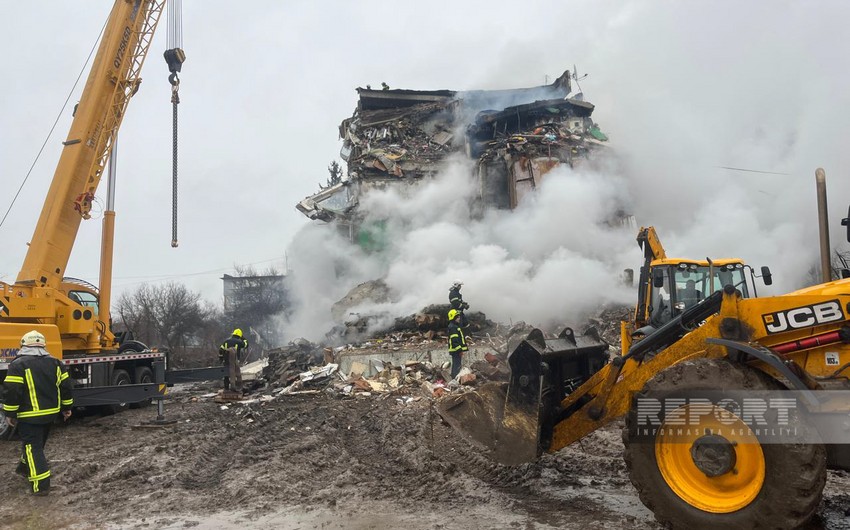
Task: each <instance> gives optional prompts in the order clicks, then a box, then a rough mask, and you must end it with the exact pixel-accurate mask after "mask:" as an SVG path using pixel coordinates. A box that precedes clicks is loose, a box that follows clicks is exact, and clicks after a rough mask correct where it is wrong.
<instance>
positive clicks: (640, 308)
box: [635, 226, 667, 322]
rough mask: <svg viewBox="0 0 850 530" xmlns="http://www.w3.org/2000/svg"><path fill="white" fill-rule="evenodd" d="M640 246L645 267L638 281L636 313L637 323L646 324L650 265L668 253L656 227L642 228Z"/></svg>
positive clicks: (638, 238)
mask: <svg viewBox="0 0 850 530" xmlns="http://www.w3.org/2000/svg"><path fill="white" fill-rule="evenodd" d="M637 243H638V246H639V247H640V248H641V249H643V258H644V260H643V266H642V267H641V268H640V278H639V279H638V301H637V308H636V311H635V321H636V322H645V321H646V318H647V315H646V299H647V297H648V296H649V271H650V264H651V263H652V261H653V260H657V259H666V258H667V253H666V252H665V251H664V246H663V245H662V244H661V240H660V239H659V238H658V233H657V232H656V231H655V227H654V226H650V227H649V228H643V227H642V228H641V229H640V231H639V232H638V236H637Z"/></svg>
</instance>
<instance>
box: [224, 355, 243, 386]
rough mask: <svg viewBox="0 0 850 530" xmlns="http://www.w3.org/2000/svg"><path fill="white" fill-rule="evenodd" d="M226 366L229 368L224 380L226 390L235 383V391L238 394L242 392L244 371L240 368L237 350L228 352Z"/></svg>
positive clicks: (225, 357)
mask: <svg viewBox="0 0 850 530" xmlns="http://www.w3.org/2000/svg"><path fill="white" fill-rule="evenodd" d="M224 366H225V368H227V376H226V377H225V378H224V389H225V390H228V389H230V388H231V383H233V390H236V391H237V392H240V391H242V370H241V369H240V368H239V357H238V356H237V355H236V351H235V350H232V349H231V350H228V351H227V353H225V354H224Z"/></svg>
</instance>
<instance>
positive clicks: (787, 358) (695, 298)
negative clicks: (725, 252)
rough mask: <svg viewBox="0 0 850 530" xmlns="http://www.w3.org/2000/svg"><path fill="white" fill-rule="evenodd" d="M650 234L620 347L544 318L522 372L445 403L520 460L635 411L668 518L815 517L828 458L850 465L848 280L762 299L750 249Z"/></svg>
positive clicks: (765, 273)
mask: <svg viewBox="0 0 850 530" xmlns="http://www.w3.org/2000/svg"><path fill="white" fill-rule="evenodd" d="M845 224H846V221H845ZM848 230H850V229H848ZM848 240H850V234H848ZM638 243H639V244H640V245H641V246H642V247H643V248H644V253H645V258H646V262H645V263H644V266H643V267H642V270H641V274H640V281H639V286H638V304H637V307H636V308H635V311H634V312H633V313H632V314H631V316H630V320H629V321H627V322H623V323H622V327H621V329H622V349H621V351H620V352H618V354H616V355H613V356H611V358H610V360H609V347H608V345H607V344H605V343H604V342H603V341H602V340H600V339H599V337H598V336H597V335H596V334H595V332H594V331H593V330H592V329H591V330H588V331H586V332H585V333H584V335H577V334H575V333H573V331H572V330H571V329H569V328H567V329H565V330H564V331H563V332H562V333H561V334H560V335H559V336H558V337H556V338H550V339H547V338H545V337H544V334H543V333H542V332H540V331H539V330H534V331H533V332H532V333H531V334H529V335H528V337H527V338H526V339H525V340H524V341H522V342H521V343H520V344H519V346H517V348H516V349H515V350H514V351H513V352H511V353H510V355H509V356H508V364H509V366H510V369H511V376H510V380H509V382H508V383H506V384H505V383H495V382H494V383H487V384H485V385H482V386H481V387H480V388H479V389H478V390H476V391H475V392H470V393H466V394H461V395H456V396H449V397H447V398H444V399H443V400H441V401H440V402H438V406H437V408H438V411H439V413H440V414H441V416H442V417H443V418H444V419H445V420H446V421H447V422H448V423H449V424H450V425H452V426H453V427H454V428H456V429H458V430H459V431H461V432H462V433H464V434H465V435H467V436H468V437H469V438H471V439H472V440H474V441H476V442H478V443H479V444H480V445H483V446H484V447H485V448H487V449H489V450H490V452H491V455H492V456H493V457H494V458H495V459H496V460H498V461H500V462H501V463H503V464H506V465H517V464H520V463H523V462H527V461H531V460H533V459H535V458H537V457H538V456H539V455H540V454H541V453H542V452H544V451H546V452H556V451H558V450H559V449H562V448H563V447H565V446H567V445H569V444H571V443H573V442H575V441H577V440H579V439H581V438H582V437H584V436H586V435H587V434H589V433H591V432H593V431H594V430H596V429H599V428H600V427H603V426H605V425H607V424H609V423H611V422H612V421H614V420H616V419H619V418H623V417H625V428H624V429H623V443H624V445H625V454H624V457H625V461H626V465H627V468H628V470H629V475H630V479H631V481H632V483H633V484H634V486H635V488H636V489H637V491H638V494H639V496H640V499H641V501H642V502H643V503H644V504H645V505H646V506H647V507H648V508H649V509H650V510H652V511H653V512H654V514H655V517H656V519H657V520H658V521H660V522H661V523H662V524H664V525H666V526H668V527H672V528H687V529H694V528H709V527H711V528H741V529H750V528H796V527H799V526H801V525H803V524H805V523H806V521H808V520H809V519H810V518H811V517H812V515H813V514H814V512H815V510H816V509H817V506H818V504H819V502H820V499H821V495H822V490H823V487H824V484H825V481H826V469H827V467H834V468H843V469H850V451H848V447H850V446H848V445H846V440H847V439H848V438H850V430H848V429H850V421H848V420H850V417H848V413H849V412H850V398H848V396H850V382H848V377H850V324H848V318H850V279H842V280H838V281H833V282H829V283H825V284H821V285H817V286H814V287H810V288H807V289H803V290H800V291H796V292H792V293H788V294H786V295H783V296H774V297H764V298H758V297H755V294H756V292H755V283H754V282H755V278H756V277H759V276H758V275H756V274H755V272H754V271H753V269H752V268H751V267H749V266H748V265H745V264H744V263H743V262H742V261H741V260H708V259H707V260H705V261H694V260H684V259H675V258H668V257H667V256H666V254H665V253H664V250H663V248H662V247H661V244H660V242H659V241H658V238H657V235H656V234H655V231H654V230H653V229H652V228H649V229H641V231H640V234H639V236H638ZM747 272H748V273H749V274H746V273H747ZM761 273H762V274H761V275H760V276H761V277H762V278H763V279H764V281H765V283H767V284H769V283H770V272H769V270H768V269H767V268H762V270H761ZM747 276H749V278H748V277H747Z"/></svg>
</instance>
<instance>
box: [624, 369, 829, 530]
mask: <svg viewBox="0 0 850 530" xmlns="http://www.w3.org/2000/svg"><path fill="white" fill-rule="evenodd" d="M781 388H782V387H781V386H780V385H779V383H777V382H776V381H775V380H774V379H772V378H770V377H769V376H767V375H766V374H764V373H763V372H761V371H759V370H755V369H752V368H747V367H744V366H739V365H733V364H732V363H730V362H729V361H726V360H724V359H697V360H694V361H686V362H683V363H680V364H677V365H675V366H672V367H670V368H668V369H666V370H664V371H662V372H659V373H658V374H656V375H655V377H653V378H652V379H651V380H650V381H648V382H647V383H646V385H645V386H644V388H643V390H642V391H641V392H640V393H638V394H637V395H636V396H635V398H641V397H649V398H656V399H662V398H671V397H690V396H699V395H700V393H706V392H712V391H718V390H719V391H722V390H760V391H764V390H777V389H781ZM704 395H708V394H704ZM636 403H637V400H636V399H635V401H633V404H632V407H631V410H630V412H629V414H628V415H627V416H626V426H625V429H624V430H623V443H624V445H625V454H624V457H625V461H626V467H627V468H628V470H629V478H630V479H631V481H632V484H634V486H635V489H637V491H638V495H639V496H640V499H641V501H642V502H643V504H644V505H646V506H647V507H648V508H649V509H650V510H652V512H653V513H654V514H655V518H656V519H657V520H658V521H659V522H660V523H662V524H663V525H665V526H666V527H668V528H673V529H682V528H684V529H688V530H696V529H702V528H724V529H725V528H740V529H756V528H798V527H800V526H802V525H804V524H805V523H806V522H807V521H808V520H809V519H810V518H811V517H812V516H813V515H814V513H815V510H816V509H817V507H818V504H819V503H820V500H821V496H822V493H823V488H824V484H825V482H826V450H825V448H824V445H823V444H821V443H807V444H803V443H781V442H780V443H764V442H765V439H763V438H762V437H761V436H758V435H755V434H753V433H751V434H750V435H749V437H747V436H746V435H744V438H743V439H736V438H735V435H734V434H732V433H731V431H729V430H727V431H726V432H724V431H723V429H720V428H714V433H715V435H714V436H712V437H710V438H706V436H705V435H704V434H703V433H705V434H708V435H711V434H712V433H710V432H707V431H706V430H705V428H706V425H709V426H710V420H706V422H705V424H701V425H700V426H698V427H697V429H695V430H694V432H696V433H697V434H696V435H695V436H694V439H693V440H687V442H686V443H681V440H683V439H682V438H679V440H680V442H677V443H676V444H675V445H674V444H672V443H671V442H670V440H669V439H665V438H664V436H662V435H661V434H658V435H656V436H654V437H652V436H650V437H644V438H641V437H640V436H639V435H638V434H636V433H637V432H638V431H637V430H636V429H637V427H638V416H637V412H636V406H635V404H636ZM718 412H719V413H721V414H722V413H723V411H722V410H718ZM774 412H775V411H774V410H773V409H769V410H768V412H767V413H766V416H765V417H767V414H773V413H774ZM659 414H660V415H662V416H663V415H664V414H665V412H664V410H663V409H662V412H660V413H659ZM790 416H791V417H790V422H791V424H790V426H791V427H798V429H799V428H804V427H805V423H804V419H803V418H802V415H798V414H796V413H795V412H794V410H791V411H790ZM669 417H671V416H670V415H668V416H666V417H665V418H669ZM733 419H734V420H737V421H740V419H739V418H737V416H733ZM665 425H666V423H665V424H662V427H663V426H665ZM716 425H719V424H716ZM742 425H743V424H742ZM668 432H669V431H668ZM744 432H746V430H745V431H744ZM807 432H809V431H807ZM716 433H720V434H721V435H722V436H721V437H720V438H719V437H718V436H717V434H716ZM727 438H728V439H727ZM706 440H708V441H709V442H710V444H711V445H710V449H709V450H710V451H715V448H718V447H722V450H721V451H717V452H714V453H712V457H713V458H716V459H712V460H711V461H710V462H709V464H708V465H706V464H702V466H701V467H700V468H698V467H697V464H696V463H695V462H696V460H695V458H696V457H693V456H691V455H694V454H695V453H694V452H693V451H694V448H696V449H697V453H696V454H702V455H705V453H699V449H700V448H705V447H707V446H708V444H706ZM780 440H781V439H780ZM774 441H776V439H774ZM700 444H703V445H702V446H700ZM683 448H684V449H683ZM718 454H719V455H720V457H716V456H715V455H718ZM715 464H719V467H717V468H711V466H714V465H715ZM701 469H702V470H703V471H701Z"/></svg>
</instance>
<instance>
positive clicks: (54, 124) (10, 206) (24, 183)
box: [0, 18, 109, 227]
mask: <svg viewBox="0 0 850 530" xmlns="http://www.w3.org/2000/svg"><path fill="white" fill-rule="evenodd" d="M108 20H109V19H108V18H107V19H106V20H104V21H103V27H101V28H100V34H99V35H98V36H97V39H96V40H95V41H94V45H92V48H91V51H89V56H88V57H87V58H86V62H85V64H83V67H82V68H81V69H80V73H79V75H77V80H76V81H74V86H72V87H71V91H70V92H68V97H67V98H65V103H63V104H62V108H61V109H60V110H59V114H57V115H56V120H55V121H54V122H53V126H52V127H51V128H50V132H48V133H47V137H46V138H45V139H44V143H43V144H41V149H39V150H38V153H37V154H36V155H35V160H33V161H32V165H31V166H30V169H29V171H27V174H26V176H24V181H23V182H21V186H20V187H19V188H18V191H17V193H15V196H14V197H12V202H11V203H10V204H9V208H8V209H7V210H6V213H5V214H4V215H3V219H1V220H0V227H2V226H3V223H5V222H6V218H7V217H8V216H9V212H11V211H12V207H13V206H14V205H15V202H16V201H17V200H18V195H20V194H21V190H23V189H24V186H25V185H26V183H27V180H29V178H30V174H32V170H33V169H35V165H36V164H37V163H38V160H39V158H41V153H42V152H43V151H44V148H45V146H46V145H47V142H48V141H50V137H51V136H53V131H54V130H55V129H56V125H57V124H58V123H59V120H60V118H62V114H63V113H64V112H65V108H66V107H67V106H68V101H70V99H71V96H72V95H73V94H74V90H76V89H77V84H78V83H79V82H80V79H81V78H82V77H83V73H84V72H85V71H86V66H88V64H89V61H90V60H91V56H92V54H93V53H94V50H95V49H96V48H97V43H98V42H100V37H101V35H103V29H104V28H105V27H106V22H107V21H108Z"/></svg>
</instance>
